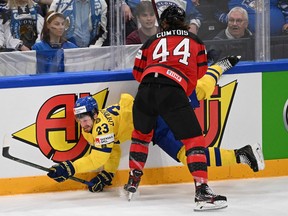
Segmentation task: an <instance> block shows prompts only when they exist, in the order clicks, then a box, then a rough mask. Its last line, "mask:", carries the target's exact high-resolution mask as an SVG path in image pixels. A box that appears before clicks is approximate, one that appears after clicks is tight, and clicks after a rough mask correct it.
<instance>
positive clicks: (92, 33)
mask: <svg viewBox="0 0 288 216" xmlns="http://www.w3.org/2000/svg"><path fill="white" fill-rule="evenodd" d="M49 10H50V11H56V12H59V13H62V14H63V15H64V16H65V17H67V18H68V20H69V22H70V26H69V28H68V29H67V34H66V35H67V39H68V40H69V41H71V42H72V43H74V44H76V45H77V46H78V47H89V46H90V47H101V46H102V45H103V42H104V41H105V40H106V38H107V4H106V1H105V0H83V1H82V0H81V1H78V0H75V1H74V0H53V2H52V4H51V5H50V9H49Z"/></svg>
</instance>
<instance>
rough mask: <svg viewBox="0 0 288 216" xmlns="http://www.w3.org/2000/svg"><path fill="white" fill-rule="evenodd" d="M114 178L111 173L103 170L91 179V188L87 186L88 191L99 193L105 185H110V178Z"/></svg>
mask: <svg viewBox="0 0 288 216" xmlns="http://www.w3.org/2000/svg"><path fill="white" fill-rule="evenodd" d="M113 177H114V174H113V173H108V172H106V171H105V170H103V171H102V172H100V173H99V174H98V175H97V176H96V177H94V178H93V179H91V181H90V183H92V184H93V186H89V187H88V189H89V191H91V192H93V193H94V192H101V191H102V190H103V188H104V187H105V186H106V185H111V182H112V178H113Z"/></svg>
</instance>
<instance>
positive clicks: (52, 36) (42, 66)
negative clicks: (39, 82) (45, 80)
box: [32, 11, 77, 74]
mask: <svg viewBox="0 0 288 216" xmlns="http://www.w3.org/2000/svg"><path fill="white" fill-rule="evenodd" d="M67 25H68V23H67V20H66V18H65V17H64V15H63V14H61V13H58V12H54V11H50V12H48V13H47V15H46V17H45V20H44V26H43V30H42V32H41V41H39V42H37V43H36V44H34V45H33V47H32V49H33V50H36V59H37V70H36V71H37V73H38V74H39V73H48V72H63V71H65V68H64V51H63V49H69V48H77V46H76V45H75V44H73V43H71V42H69V41H67V40H66V38H65V37H64V32H65V28H66V27H67Z"/></svg>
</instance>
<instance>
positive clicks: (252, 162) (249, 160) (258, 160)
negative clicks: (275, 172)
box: [235, 143, 265, 172]
mask: <svg viewBox="0 0 288 216" xmlns="http://www.w3.org/2000/svg"><path fill="white" fill-rule="evenodd" d="M235 155H236V160H237V163H243V164H248V165H249V166H250V168H251V169H252V170H253V171H254V172H258V171H259V170H263V169H264V168H265V162H264V157H263V153H262V149H261V146H260V144H258V143H256V144H253V145H246V146H244V147H242V148H240V149H236V150H235Z"/></svg>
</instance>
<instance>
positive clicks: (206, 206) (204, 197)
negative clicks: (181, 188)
mask: <svg viewBox="0 0 288 216" xmlns="http://www.w3.org/2000/svg"><path fill="white" fill-rule="evenodd" d="M195 203H196V207H195V208H194V211H207V210H216V209H222V208H226V207H227V206H228V204H227V198H226V197H225V196H221V195H217V194H215V193H214V192H213V191H212V190H211V188H210V187H209V186H208V185H207V184H200V185H198V186H197V185H196V192H195Z"/></svg>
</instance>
